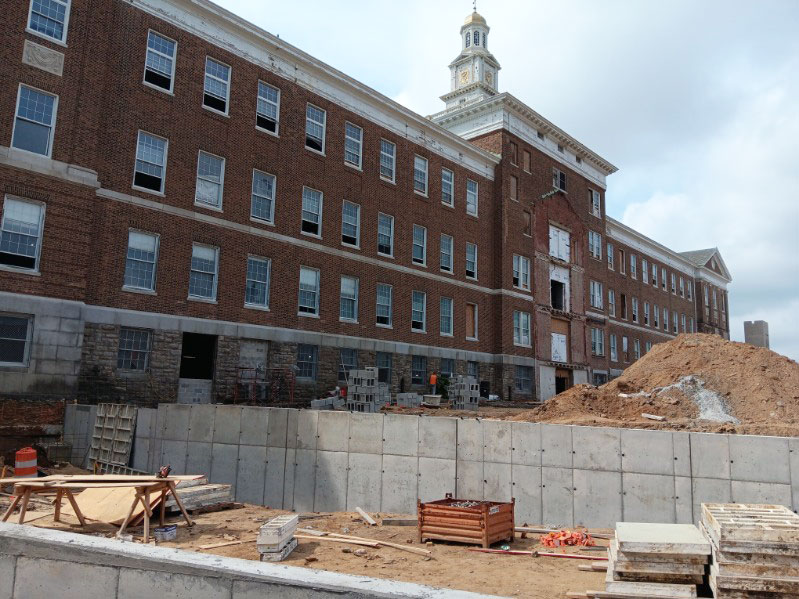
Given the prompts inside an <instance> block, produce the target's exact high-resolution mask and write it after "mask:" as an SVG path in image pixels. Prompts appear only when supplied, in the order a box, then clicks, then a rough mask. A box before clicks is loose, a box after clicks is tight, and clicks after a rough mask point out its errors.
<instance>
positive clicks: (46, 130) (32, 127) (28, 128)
mask: <svg viewBox="0 0 799 599" xmlns="http://www.w3.org/2000/svg"><path fill="white" fill-rule="evenodd" d="M34 1H35V0H34ZM57 109H58V96H54V95H52V94H48V93H45V92H42V91H39V90H36V89H33V88H32V87H28V86H27V85H20V86H19V95H18V97H17V117H16V118H15V119H14V133H13V135H12V139H11V145H12V146H13V147H15V148H17V149H19V150H25V151H26V152H33V153H34V154H41V155H42V156H47V157H48V158H49V157H50V155H51V154H52V152H53V133H54V131H55V119H56V111H57Z"/></svg>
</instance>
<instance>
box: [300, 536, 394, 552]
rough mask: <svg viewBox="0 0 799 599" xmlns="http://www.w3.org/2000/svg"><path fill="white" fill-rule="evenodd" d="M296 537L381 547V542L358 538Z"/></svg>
mask: <svg viewBox="0 0 799 599" xmlns="http://www.w3.org/2000/svg"><path fill="white" fill-rule="evenodd" d="M294 538H295V539H302V540H305V541H330V542H331V543H348V544H350V545H363V546H364V547H373V548H375V549H376V548H378V547H380V543H378V542H376V541H358V540H356V539H335V538H333V537H312V536H309V535H294Z"/></svg>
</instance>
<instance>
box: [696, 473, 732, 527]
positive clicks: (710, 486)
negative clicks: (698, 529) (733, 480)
mask: <svg viewBox="0 0 799 599" xmlns="http://www.w3.org/2000/svg"><path fill="white" fill-rule="evenodd" d="M691 495H692V497H691V499H692V501H693V515H694V522H698V521H699V520H700V519H701V517H702V510H701V509H700V506H701V504H703V503H729V502H730V501H731V500H732V489H731V486H730V481H729V480H723V479H718V478H698V477H695V478H693V479H692V480H691Z"/></svg>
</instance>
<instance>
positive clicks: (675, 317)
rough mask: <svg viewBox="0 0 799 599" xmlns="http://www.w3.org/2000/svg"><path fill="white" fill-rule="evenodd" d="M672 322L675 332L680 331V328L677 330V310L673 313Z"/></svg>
mask: <svg viewBox="0 0 799 599" xmlns="http://www.w3.org/2000/svg"><path fill="white" fill-rule="evenodd" d="M671 323H672V331H673V332H675V333H676V332H678V330H677V310H674V311H673V312H672V313H671Z"/></svg>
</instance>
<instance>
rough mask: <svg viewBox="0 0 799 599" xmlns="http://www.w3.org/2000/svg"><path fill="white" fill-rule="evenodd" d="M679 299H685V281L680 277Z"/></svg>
mask: <svg viewBox="0 0 799 599" xmlns="http://www.w3.org/2000/svg"><path fill="white" fill-rule="evenodd" d="M680 297H685V279H684V278H683V277H680Z"/></svg>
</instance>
